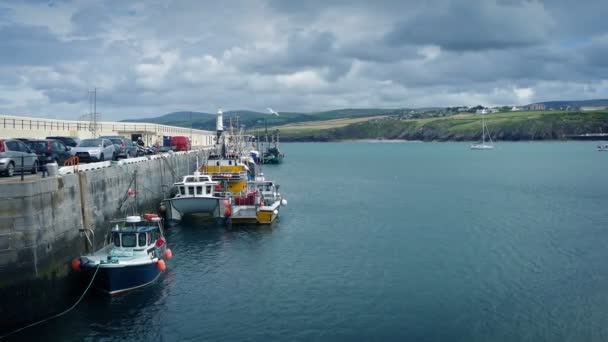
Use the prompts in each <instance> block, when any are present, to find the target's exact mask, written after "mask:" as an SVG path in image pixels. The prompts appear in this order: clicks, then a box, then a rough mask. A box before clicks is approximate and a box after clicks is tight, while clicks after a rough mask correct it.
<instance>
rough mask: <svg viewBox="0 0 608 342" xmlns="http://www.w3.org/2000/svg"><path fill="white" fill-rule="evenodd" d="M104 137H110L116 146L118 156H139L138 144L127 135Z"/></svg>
mask: <svg viewBox="0 0 608 342" xmlns="http://www.w3.org/2000/svg"><path fill="white" fill-rule="evenodd" d="M100 138H103V139H108V140H110V141H111V142H112V143H114V147H115V148H116V153H117V154H116V156H117V157H118V158H131V157H135V156H137V146H135V145H134V144H133V142H132V141H131V140H129V139H127V138H125V137H122V136H119V135H116V136H103V137H100Z"/></svg>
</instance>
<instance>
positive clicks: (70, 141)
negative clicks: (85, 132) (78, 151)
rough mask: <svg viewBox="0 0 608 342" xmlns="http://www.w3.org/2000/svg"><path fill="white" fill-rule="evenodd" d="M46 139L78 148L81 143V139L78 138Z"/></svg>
mask: <svg viewBox="0 0 608 342" xmlns="http://www.w3.org/2000/svg"><path fill="white" fill-rule="evenodd" d="M46 139H54V140H59V141H61V142H62V143H64V144H65V145H67V146H69V147H76V146H78V143H79V142H80V139H79V138H77V137H61V136H59V137H46Z"/></svg>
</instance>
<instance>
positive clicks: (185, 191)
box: [160, 171, 225, 221]
mask: <svg viewBox="0 0 608 342" xmlns="http://www.w3.org/2000/svg"><path fill="white" fill-rule="evenodd" d="M174 187H175V190H176V194H175V196H173V197H172V198H169V199H166V200H163V201H162V202H161V205H160V211H161V212H163V213H164V214H165V218H166V219H167V220H174V221H181V220H182V218H183V217H184V216H185V215H190V214H208V215H213V216H218V215H219V210H220V203H221V201H222V200H224V199H225V196H222V195H221V194H220V193H218V192H217V191H216V189H217V190H219V189H220V188H219V182H217V181H213V180H212V178H211V176H210V175H208V174H202V173H201V172H199V171H195V172H194V174H192V175H187V176H185V177H184V178H183V180H182V181H181V182H177V183H175V184H174Z"/></svg>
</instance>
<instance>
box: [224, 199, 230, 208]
mask: <svg viewBox="0 0 608 342" xmlns="http://www.w3.org/2000/svg"><path fill="white" fill-rule="evenodd" d="M224 207H226V208H230V201H229V200H224Z"/></svg>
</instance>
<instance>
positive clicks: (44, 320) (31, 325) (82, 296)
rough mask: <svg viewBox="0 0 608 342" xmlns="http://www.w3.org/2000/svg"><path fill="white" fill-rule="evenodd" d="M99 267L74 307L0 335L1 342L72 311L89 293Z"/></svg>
mask: <svg viewBox="0 0 608 342" xmlns="http://www.w3.org/2000/svg"><path fill="white" fill-rule="evenodd" d="M100 265H101V264H99V265H97V268H96V269H95V273H93V277H92V278H91V281H90V282H89V285H88V286H87V288H86V289H85V290H84V292H83V293H82V295H81V296H80V298H78V300H77V301H76V303H74V305H72V306H71V307H70V308H68V309H67V310H65V311H63V312H60V313H58V314H55V315H53V316H51V317H48V318H45V319H43V320H41V321H38V322H36V323H32V324H29V325H26V326H24V327H22V328H19V329H17V330H14V331H11V332H10V333H8V334H6V335H2V336H0V340H2V339H4V338H7V337H9V336H11V335H14V334H16V333H18V332H20V331H23V330H25V329H27V328H31V327H33V326H36V325H38V324H42V323H44V322H47V321H50V320H51V319H53V318H57V317H60V316H63V315H65V314H67V313H68V312H70V311H72V309H74V308H75V307H76V306H77V305H78V304H80V302H81V301H82V298H84V296H85V295H86V294H87V292H89V289H90V288H91V285H93V281H94V280H95V276H96V275H97V272H98V271H99V266H100Z"/></svg>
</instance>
